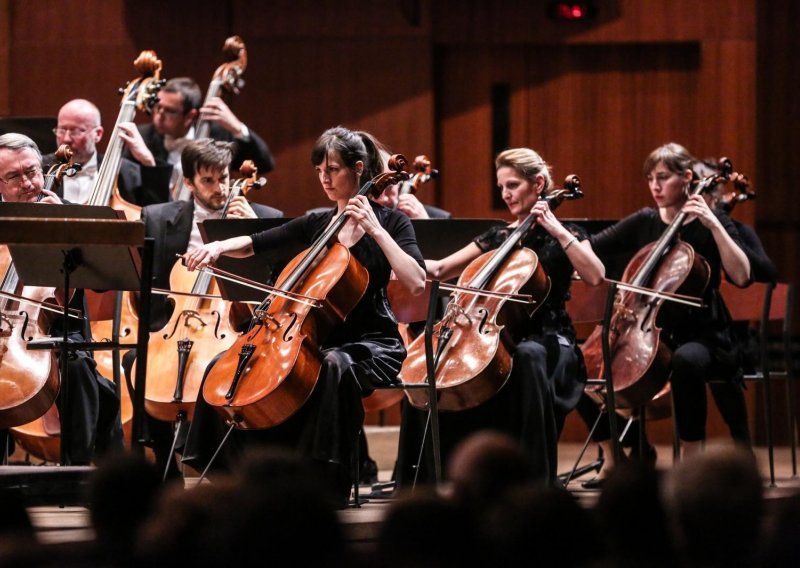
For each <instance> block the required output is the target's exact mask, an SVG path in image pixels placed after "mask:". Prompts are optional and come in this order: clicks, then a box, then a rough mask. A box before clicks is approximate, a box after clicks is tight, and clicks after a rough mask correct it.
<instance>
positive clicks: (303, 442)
mask: <svg viewBox="0 0 800 568" xmlns="http://www.w3.org/2000/svg"><path fill="white" fill-rule="evenodd" d="M311 162H312V164H313V165H314V168H315V169H316V172H317V175H318V176H319V181H320V184H321V186H322V190H323V191H324V192H325V195H326V196H327V198H328V199H329V200H330V201H331V202H333V203H334V204H335V205H336V207H335V208H332V209H330V210H328V211H324V212H319V213H310V214H306V215H304V216H302V217H298V218H296V219H293V220H292V221H289V222H288V223H286V224H284V225H282V226H280V227H276V228H273V229H270V230H267V231H264V232H261V233H257V234H254V235H250V236H241V237H234V238H231V239H227V240H225V241H216V242H212V243H208V244H206V245H204V246H203V247H201V248H198V249H195V250H193V251H191V252H190V253H188V254H187V255H186V263H187V266H188V267H189V268H190V269H195V268H200V267H203V266H206V265H208V264H212V263H213V262H215V261H216V260H217V259H218V258H219V257H220V256H221V255H230V256H237V257H243V256H249V255H252V254H254V253H257V252H260V251H262V250H266V249H269V248H272V247H279V246H282V245H284V244H286V243H296V242H300V243H303V244H310V243H312V242H314V241H315V240H316V238H317V237H318V236H319V235H320V234H321V233H322V232H323V231H324V230H325V229H326V228H327V227H328V226H329V225H330V224H331V223H332V222H333V220H334V219H336V218H337V217H338V216H339V215H340V214H343V215H345V216H347V221H346V222H345V224H344V226H343V227H342V229H341V230H340V231H339V232H338V234H337V236H336V239H337V240H338V242H339V243H341V244H343V245H344V246H346V247H347V248H348V249H349V250H350V253H351V254H352V255H353V256H354V257H355V258H356V259H357V260H358V261H359V262H360V263H361V264H362V265H363V266H364V267H365V268H366V269H367V271H368V273H369V284H368V287H367V290H366V293H365V294H364V296H363V297H362V298H361V300H360V301H359V302H358V304H357V305H356V307H355V308H354V309H353V310H352V311H351V312H350V314H349V315H348V316H347V317H346V318H345V320H344V321H343V322H342V323H341V324H339V325H337V326H336V327H335V328H334V329H333V330H332V331H331V332H330V333H329V334H328V336H327V337H326V338H323V341H324V343H323V345H322V346H321V347H322V353H323V361H322V369H321V371H320V375H319V378H318V380H317V383H316V386H315V388H314V390H313V392H312V393H311V396H310V397H309V399H308V400H307V401H306V402H305V403H304V404H303V406H302V408H300V410H299V411H298V412H297V413H296V414H294V415H293V416H291V417H290V418H289V419H288V420H286V421H285V422H283V423H281V424H279V425H277V426H274V427H272V428H269V429H267V430H260V431H242V430H238V431H235V436H233V437H234V438H235V439H234V440H233V441H232V442H229V443H228V444H227V449H226V453H227V459H226V460H225V461H226V462H227V463H225V465H226V466H230V459H231V458H232V457H236V454H237V453H238V446H240V443H241V441H243V440H245V439H251V438H255V439H258V440H259V441H261V442H263V443H277V444H281V445H287V446H290V447H292V448H295V449H296V451H298V452H299V453H300V455H302V456H304V457H306V458H308V459H310V460H312V461H313V462H315V463H316V464H317V465H318V467H319V468H320V469H322V470H324V471H325V472H326V473H327V475H328V479H329V480H330V481H331V482H332V484H333V486H334V489H335V490H336V491H337V497H339V498H344V499H346V498H347V497H348V496H349V491H350V483H351V480H352V475H351V460H352V454H353V450H354V447H355V444H356V442H357V434H358V431H359V429H360V428H361V424H362V421H363V416H364V414H363V408H362V405H361V397H363V396H366V395H368V394H370V393H371V392H372V391H373V389H374V387H375V386H379V385H382V384H390V383H393V382H396V381H397V374H398V372H399V371H400V366H401V364H402V362H403V359H404V358H405V356H406V350H405V347H404V345H403V341H402V339H401V338H400V335H399V333H398V331H397V321H396V320H395V317H394V314H392V312H391V309H390V307H389V303H388V300H387V298H386V286H387V284H388V283H389V277H390V274H391V273H392V272H394V274H395V276H396V278H397V279H398V281H399V282H400V283H401V284H402V285H403V286H405V287H406V288H408V289H409V291H411V292H412V293H414V294H420V293H421V292H422V291H423V290H424V286H425V270H424V266H425V265H424V261H423V259H422V255H421V253H420V252H419V249H418V247H417V242H416V239H415V237H414V231H413V229H412V227H411V223H410V221H409V220H408V217H406V216H405V215H404V214H402V213H400V212H398V211H393V210H391V209H387V208H385V207H383V206H381V205H378V204H377V203H375V202H374V201H372V200H370V199H367V198H366V197H364V196H357V195H356V194H357V193H358V191H359V189H360V188H361V186H362V185H363V184H364V183H365V182H367V181H368V180H369V179H371V178H372V177H374V176H375V175H377V174H379V173H380V172H382V171H383V165H382V163H381V161H380V157H379V153H378V147H377V142H376V141H375V139H374V138H373V137H372V136H370V135H369V134H367V133H363V132H361V133H358V132H353V131H350V130H348V129H346V128H343V127H341V126H340V127H336V128H331V129H329V130H327V131H325V132H324V133H323V134H322V136H320V137H319V139H318V140H317V142H316V143H315V144H314V148H313V150H312V152H311ZM200 407H201V405H200V402H198V410H196V412H195V422H194V424H193V426H192V431H193V432H194V433H195V436H194V437H195V439H198V438H199V437H200V436H202V434H201V433H200V429H199V427H197V421H198V412H200V411H201V408H200ZM203 408H204V409H205V410H211V408H210V407H209V406H208V405H207V404H204V405H203ZM214 421H215V422H216V423H217V426H220V425H221V424H222V420H221V418H216V420H214ZM189 437H190V440H189V442H188V444H189V445H191V442H192V432H190V435H189ZM215 439H216V440H219V439H220V438H219V437H216V438H215ZM197 458H200V456H198V455H194V456H193V455H192V454H191V448H190V453H189V455H188V458H187V457H185V458H184V461H189V462H190V463H196V462H197V461H198V459H197ZM199 461H200V462H202V461H204V460H203V459H202V458H200V459H199Z"/></svg>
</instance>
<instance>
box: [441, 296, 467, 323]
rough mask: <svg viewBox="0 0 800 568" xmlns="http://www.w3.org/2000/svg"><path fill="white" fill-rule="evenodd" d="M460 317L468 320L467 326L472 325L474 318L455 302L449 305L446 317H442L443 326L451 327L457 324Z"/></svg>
mask: <svg viewBox="0 0 800 568" xmlns="http://www.w3.org/2000/svg"><path fill="white" fill-rule="evenodd" d="M459 317H464V318H466V320H467V325H472V318H471V317H469V314H468V313H467V310H465V309H464V308H463V307H462V306H460V305H459V304H457V303H455V302H450V303H449V304H448V305H447V311H446V312H445V314H444V317H442V325H444V326H448V327H449V326H450V324H452V323H455V322H456V321H457V320H458V318H459Z"/></svg>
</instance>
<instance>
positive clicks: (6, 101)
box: [0, 0, 11, 117]
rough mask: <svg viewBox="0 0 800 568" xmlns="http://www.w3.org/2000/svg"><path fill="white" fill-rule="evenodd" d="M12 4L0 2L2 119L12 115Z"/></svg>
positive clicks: (7, 1)
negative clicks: (10, 74)
mask: <svg viewBox="0 0 800 568" xmlns="http://www.w3.org/2000/svg"><path fill="white" fill-rule="evenodd" d="M10 63H11V3H10V0H0V117H2V116H8V115H10V114H11V88H10V87H11V83H10V80H11V78H10V76H9V68H10V67H11V65H10Z"/></svg>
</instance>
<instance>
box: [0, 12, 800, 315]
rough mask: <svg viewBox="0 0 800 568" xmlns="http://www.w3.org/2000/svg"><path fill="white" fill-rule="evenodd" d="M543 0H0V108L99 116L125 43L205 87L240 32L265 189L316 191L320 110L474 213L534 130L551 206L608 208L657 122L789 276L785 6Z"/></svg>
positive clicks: (638, 202)
mask: <svg viewBox="0 0 800 568" xmlns="http://www.w3.org/2000/svg"><path fill="white" fill-rule="evenodd" d="M548 4H550V2H545V1H530V0H524V1H523V0H506V1H503V2H497V1H490V0H430V1H424V0H370V1H366V0H337V1H335V2H333V1H328V0H274V1H271V2H261V1H258V0H225V1H219V2H202V3H198V2H193V1H188V0H173V1H171V2H161V1H155V0H138V1H136V2H132V1H127V2H126V1H123V0H37V1H36V2H30V1H26V0H0V117H9V116H54V115H55V114H56V113H57V111H58V108H59V106H60V105H61V104H63V103H64V102H65V101H67V100H69V99H71V98H74V97H84V98H88V99H91V100H92V101H94V102H95V103H96V104H97V105H98V106H99V107H100V109H101V111H102V113H103V116H104V122H105V124H106V125H107V126H109V125H111V124H113V122H114V120H115V117H116V115H117V110H118V105H119V98H118V95H117V89H118V88H119V87H122V86H123V85H124V84H125V82H126V81H127V80H128V79H130V78H132V77H133V76H134V75H135V73H134V70H133V67H132V61H133V59H134V58H135V57H136V55H137V54H138V53H139V51H141V50H143V49H153V50H155V51H156V52H157V53H158V55H159V56H160V58H161V59H162V60H163V63H164V73H163V75H164V76H165V77H167V78H169V77H174V76H180V75H189V76H192V77H194V78H196V79H197V81H198V82H199V83H200V85H201V86H202V87H203V88H204V89H205V87H206V86H207V84H208V81H209V79H210V77H211V74H212V73H213V71H214V69H215V68H216V66H217V65H218V64H219V63H220V62H221V52H220V50H221V47H222V43H223V41H224V39H225V38H226V37H227V36H229V35H233V34H238V35H241V36H242V37H243V38H244V40H245V42H246V45H247V49H248V54H249V66H248V68H247V71H246V73H245V80H246V83H247V84H246V86H245V87H244V90H243V92H242V93H241V95H239V96H237V97H235V98H234V99H233V100H232V101H231V106H232V108H233V109H234V111H235V112H236V113H237V115H238V116H239V117H240V118H241V119H242V120H244V121H245V122H246V123H247V124H248V125H249V126H250V127H251V128H252V129H254V130H255V131H257V132H258V133H260V134H261V135H262V136H263V137H264V138H265V139H266V140H267V142H268V143H269V145H270V147H271V148H272V150H273V153H274V154H275V157H276V160H277V169H276V170H275V172H273V173H272V174H270V176H269V178H270V183H269V186H268V191H267V192H266V194H262V195H264V197H262V199H263V200H264V201H265V202H267V203H269V204H271V205H274V206H276V207H279V208H281V209H283V210H284V211H285V212H286V213H287V214H289V215H297V214H300V213H302V212H303V211H305V210H306V209H308V208H311V207H314V206H320V205H324V204H325V203H324V201H323V196H322V194H321V192H320V191H319V188H318V183H317V181H316V178H315V175H314V172H313V170H312V168H311V167H310V163H309V151H310V147H311V145H312V143H313V142H314V140H315V139H316V137H317V136H318V135H319V134H320V133H321V132H322V131H323V130H324V129H326V128H328V127H330V126H334V125H337V124H343V125H345V126H348V127H350V128H357V129H367V130H370V131H371V132H373V133H374V134H376V135H377V136H378V137H379V138H380V139H381V140H383V141H384V142H386V143H387V144H388V145H389V146H390V147H391V148H392V149H393V150H395V151H400V152H403V153H405V154H406V155H407V156H408V157H409V158H412V159H413V157H414V156H415V155H417V154H423V153H424V154H427V155H428V156H430V157H431V158H432V160H433V163H434V165H435V166H436V167H438V168H439V169H440V170H441V172H442V175H441V178H440V179H439V180H438V181H437V182H436V183H434V184H429V185H431V186H432V187H430V188H428V187H426V188H425V189H424V191H425V194H424V195H422V199H423V200H424V201H428V202H431V203H433V204H437V205H439V206H441V207H444V208H446V209H448V210H450V211H451V212H453V213H454V214H455V215H456V216H463V217H483V218H486V217H502V216H503V214H504V207H503V206H502V203H500V202H499V201H498V200H497V199H496V193H497V192H496V189H495V187H494V183H493V176H492V158H493V155H494V153H495V152H496V151H497V150H499V149H502V148H504V147H507V146H520V145H527V146H531V147H533V148H535V149H537V150H538V151H540V153H541V154H542V155H543V156H544V157H545V159H547V160H548V161H549V162H550V163H551V164H552V165H553V167H554V175H555V179H556V180H562V179H563V178H564V176H566V175H567V174H571V173H575V174H578V175H579V176H580V177H581V179H582V181H583V187H584V190H585V193H586V198H585V199H584V200H582V201H579V202H573V203H570V204H568V205H566V206H565V207H564V214H565V215H567V216H569V217H588V218H604V219H606V218H619V217H621V216H624V215H626V214H628V213H630V212H632V211H633V210H635V209H637V208H639V207H642V206H645V205H648V204H649V203H650V198H649V195H648V191H647V188H646V186H645V183H644V181H643V177H642V174H641V164H642V162H643V160H644V158H645V156H646V155H647V154H648V153H649V152H650V150H652V149H653V148H654V147H656V146H658V145H660V144H662V143H664V142H667V141H670V140H674V141H679V142H681V143H683V144H684V145H686V146H687V147H688V148H689V149H690V150H691V151H692V152H693V153H694V154H696V155H697V156H699V157H707V156H719V155H721V154H722V155H726V156H729V157H730V158H731V159H732V160H733V162H734V165H735V167H736V168H737V170H739V171H741V172H744V173H747V174H748V175H749V177H750V178H751V180H752V182H753V187H754V188H755V189H756V190H757V191H758V192H759V197H758V200H757V201H756V202H754V203H748V204H746V205H744V206H741V207H740V208H739V210H737V211H736V216H737V217H738V218H740V219H741V220H743V221H745V222H748V223H755V224H756V226H757V229H758V231H759V233H760V235H761V236H762V239H763V240H764V244H765V246H766V248H767V251H768V253H769V254H770V255H771V256H772V258H773V259H774V260H775V261H776V263H777V265H778V267H779V269H780V273H781V277H782V279H784V280H787V279H792V280H794V281H798V280H799V279H798V272H799V271H800V270H799V268H798V261H797V259H798V257H799V256H800V251H798V244H797V243H798V242H800V234H798V231H799V230H800V229H798V227H800V223H799V222H800V199H797V198H796V197H795V196H794V195H793V194H792V193H791V192H792V191H793V189H792V188H793V187H794V185H795V184H794V181H793V180H792V179H791V171H792V170H791V167H792V165H791V164H792V163H793V160H794V159H796V156H797V155H799V154H800V152H799V151H798V150H800V148H798V146H799V145H800V136H797V129H798V125H799V124H800V120H798V97H797V96H796V92H797V89H798V86H800V70H799V69H798V60H797V58H796V57H794V56H793V55H792V54H795V53H797V52H798V47H800V39H799V38H798V36H797V34H795V33H794V31H795V30H796V29H797V26H798V23H800V17H799V16H800V6H799V5H798V4H797V3H795V2H792V1H791V0H765V1H762V2H756V0H709V1H706V2H702V3H698V2H696V1H695V0H650V1H648V2H640V1H638V0H596V1H593V2H588V4H592V5H594V6H595V7H596V18H595V19H593V20H591V21H588V22H585V23H584V22H577V23H576V22H563V21H561V22H559V21H554V20H552V19H550V18H548V16H547V6H548ZM198 7H200V8H198ZM139 119H140V120H146V117H139ZM567 209H568V211H567ZM798 319H800V318H798Z"/></svg>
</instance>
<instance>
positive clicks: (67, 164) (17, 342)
mask: <svg viewBox="0 0 800 568" xmlns="http://www.w3.org/2000/svg"><path fill="white" fill-rule="evenodd" d="M56 158H57V159H58V163H56V164H53V166H52V167H51V168H50V170H49V171H48V172H47V174H45V185H44V189H46V190H48V191H50V190H52V187H53V185H54V183H55V182H56V181H57V180H58V179H59V178H60V177H61V176H63V175H68V176H72V175H75V174H76V173H77V172H78V170H80V167H81V166H80V164H75V163H73V162H72V149H71V148H70V147H69V146H68V145H66V144H62V145H61V146H60V147H59V148H58V151H57V152H56ZM43 195H45V194H44V193H40V194H39V197H38V198H37V201H38V199H41V196H43ZM0 257H2V260H0V263H2V264H3V265H5V271H4V275H3V278H2V282H0V290H2V292H3V293H4V295H3V296H2V297H0V428H9V427H12V426H20V425H22V424H25V423H27V422H31V421H33V420H35V419H37V418H39V417H40V416H42V415H43V414H44V413H45V412H47V410H48V409H49V408H50V407H51V406H52V405H53V402H54V401H55V398H56V395H57V394H58V390H59V377H58V366H57V365H55V364H54V361H55V353H53V352H52V351H50V352H48V351H40V350H33V351H30V350H28V349H27V343H28V342H29V341H32V340H34V339H40V338H43V337H46V336H47V333H45V331H44V329H45V328H47V327H49V326H48V323H49V322H46V321H43V320H42V316H43V314H41V313H40V311H41V310H42V307H43V305H44V307H45V308H47V307H48V304H49V303H47V302H45V303H44V304H43V303H42V302H41V301H40V300H39V299H40V298H41V299H45V298H50V297H51V296H52V295H53V289H51V288H40V287H29V286H21V285H22V282H21V281H20V279H19V276H18V274H17V271H16V268H15V267H14V263H13V261H12V260H11V255H10V253H9V250H8V247H6V246H3V247H2V248H1V249H0ZM17 293H19V299H16V298H15V297H14V296H15V295H16V294H17ZM37 297H38V298H37ZM24 299H29V300H33V302H28V301H25V300H24ZM52 309H53V310H54V311H57V312H58V313H61V308H60V307H58V306H55V305H52Z"/></svg>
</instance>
